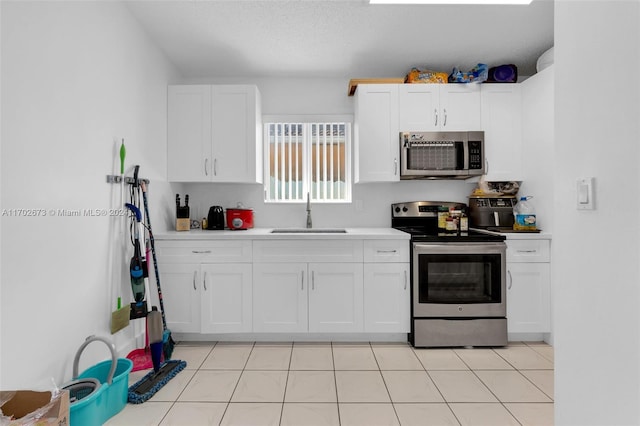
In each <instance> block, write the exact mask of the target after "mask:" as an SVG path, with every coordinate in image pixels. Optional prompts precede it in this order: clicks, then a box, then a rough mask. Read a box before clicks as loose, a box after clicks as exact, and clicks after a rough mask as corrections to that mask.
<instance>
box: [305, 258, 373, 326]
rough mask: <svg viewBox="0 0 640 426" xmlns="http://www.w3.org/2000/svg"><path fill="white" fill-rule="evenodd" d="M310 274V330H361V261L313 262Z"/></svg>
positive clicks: (310, 266)
mask: <svg viewBox="0 0 640 426" xmlns="http://www.w3.org/2000/svg"><path fill="white" fill-rule="evenodd" d="M309 276H310V279H311V287H310V288H309V331H310V332H343V331H348V332H361V331H363V330H364V326H363V320H364V318H363V316H364V313H363V272H362V263H312V264H309Z"/></svg>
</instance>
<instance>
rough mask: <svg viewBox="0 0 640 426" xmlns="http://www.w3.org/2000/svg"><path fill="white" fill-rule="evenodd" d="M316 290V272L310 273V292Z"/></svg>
mask: <svg viewBox="0 0 640 426" xmlns="http://www.w3.org/2000/svg"><path fill="white" fill-rule="evenodd" d="M315 289H316V271H311V290H315Z"/></svg>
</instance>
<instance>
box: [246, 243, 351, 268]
mask: <svg viewBox="0 0 640 426" xmlns="http://www.w3.org/2000/svg"><path fill="white" fill-rule="evenodd" d="M253 261H254V262H319V263H323V262H362V240H256V241H254V242H253Z"/></svg>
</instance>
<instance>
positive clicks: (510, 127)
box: [482, 83, 523, 181]
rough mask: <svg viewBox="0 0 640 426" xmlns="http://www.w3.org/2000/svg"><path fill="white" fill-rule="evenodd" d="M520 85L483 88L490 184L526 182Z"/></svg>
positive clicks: (484, 125)
mask: <svg viewBox="0 0 640 426" xmlns="http://www.w3.org/2000/svg"><path fill="white" fill-rule="evenodd" d="M521 114H522V105H521V96H520V85H518V84H504V83H503V84H483V85H482V130H484V149H485V158H486V161H487V167H488V170H487V173H486V175H487V180H489V181H510V180H518V181H519V180H522V177H523V176H522V121H521Z"/></svg>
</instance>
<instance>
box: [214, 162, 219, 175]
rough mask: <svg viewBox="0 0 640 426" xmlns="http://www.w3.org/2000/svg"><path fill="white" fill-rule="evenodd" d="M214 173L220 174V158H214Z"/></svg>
mask: <svg viewBox="0 0 640 426" xmlns="http://www.w3.org/2000/svg"><path fill="white" fill-rule="evenodd" d="M213 175H214V176H218V159H217V158H214V159H213Z"/></svg>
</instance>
